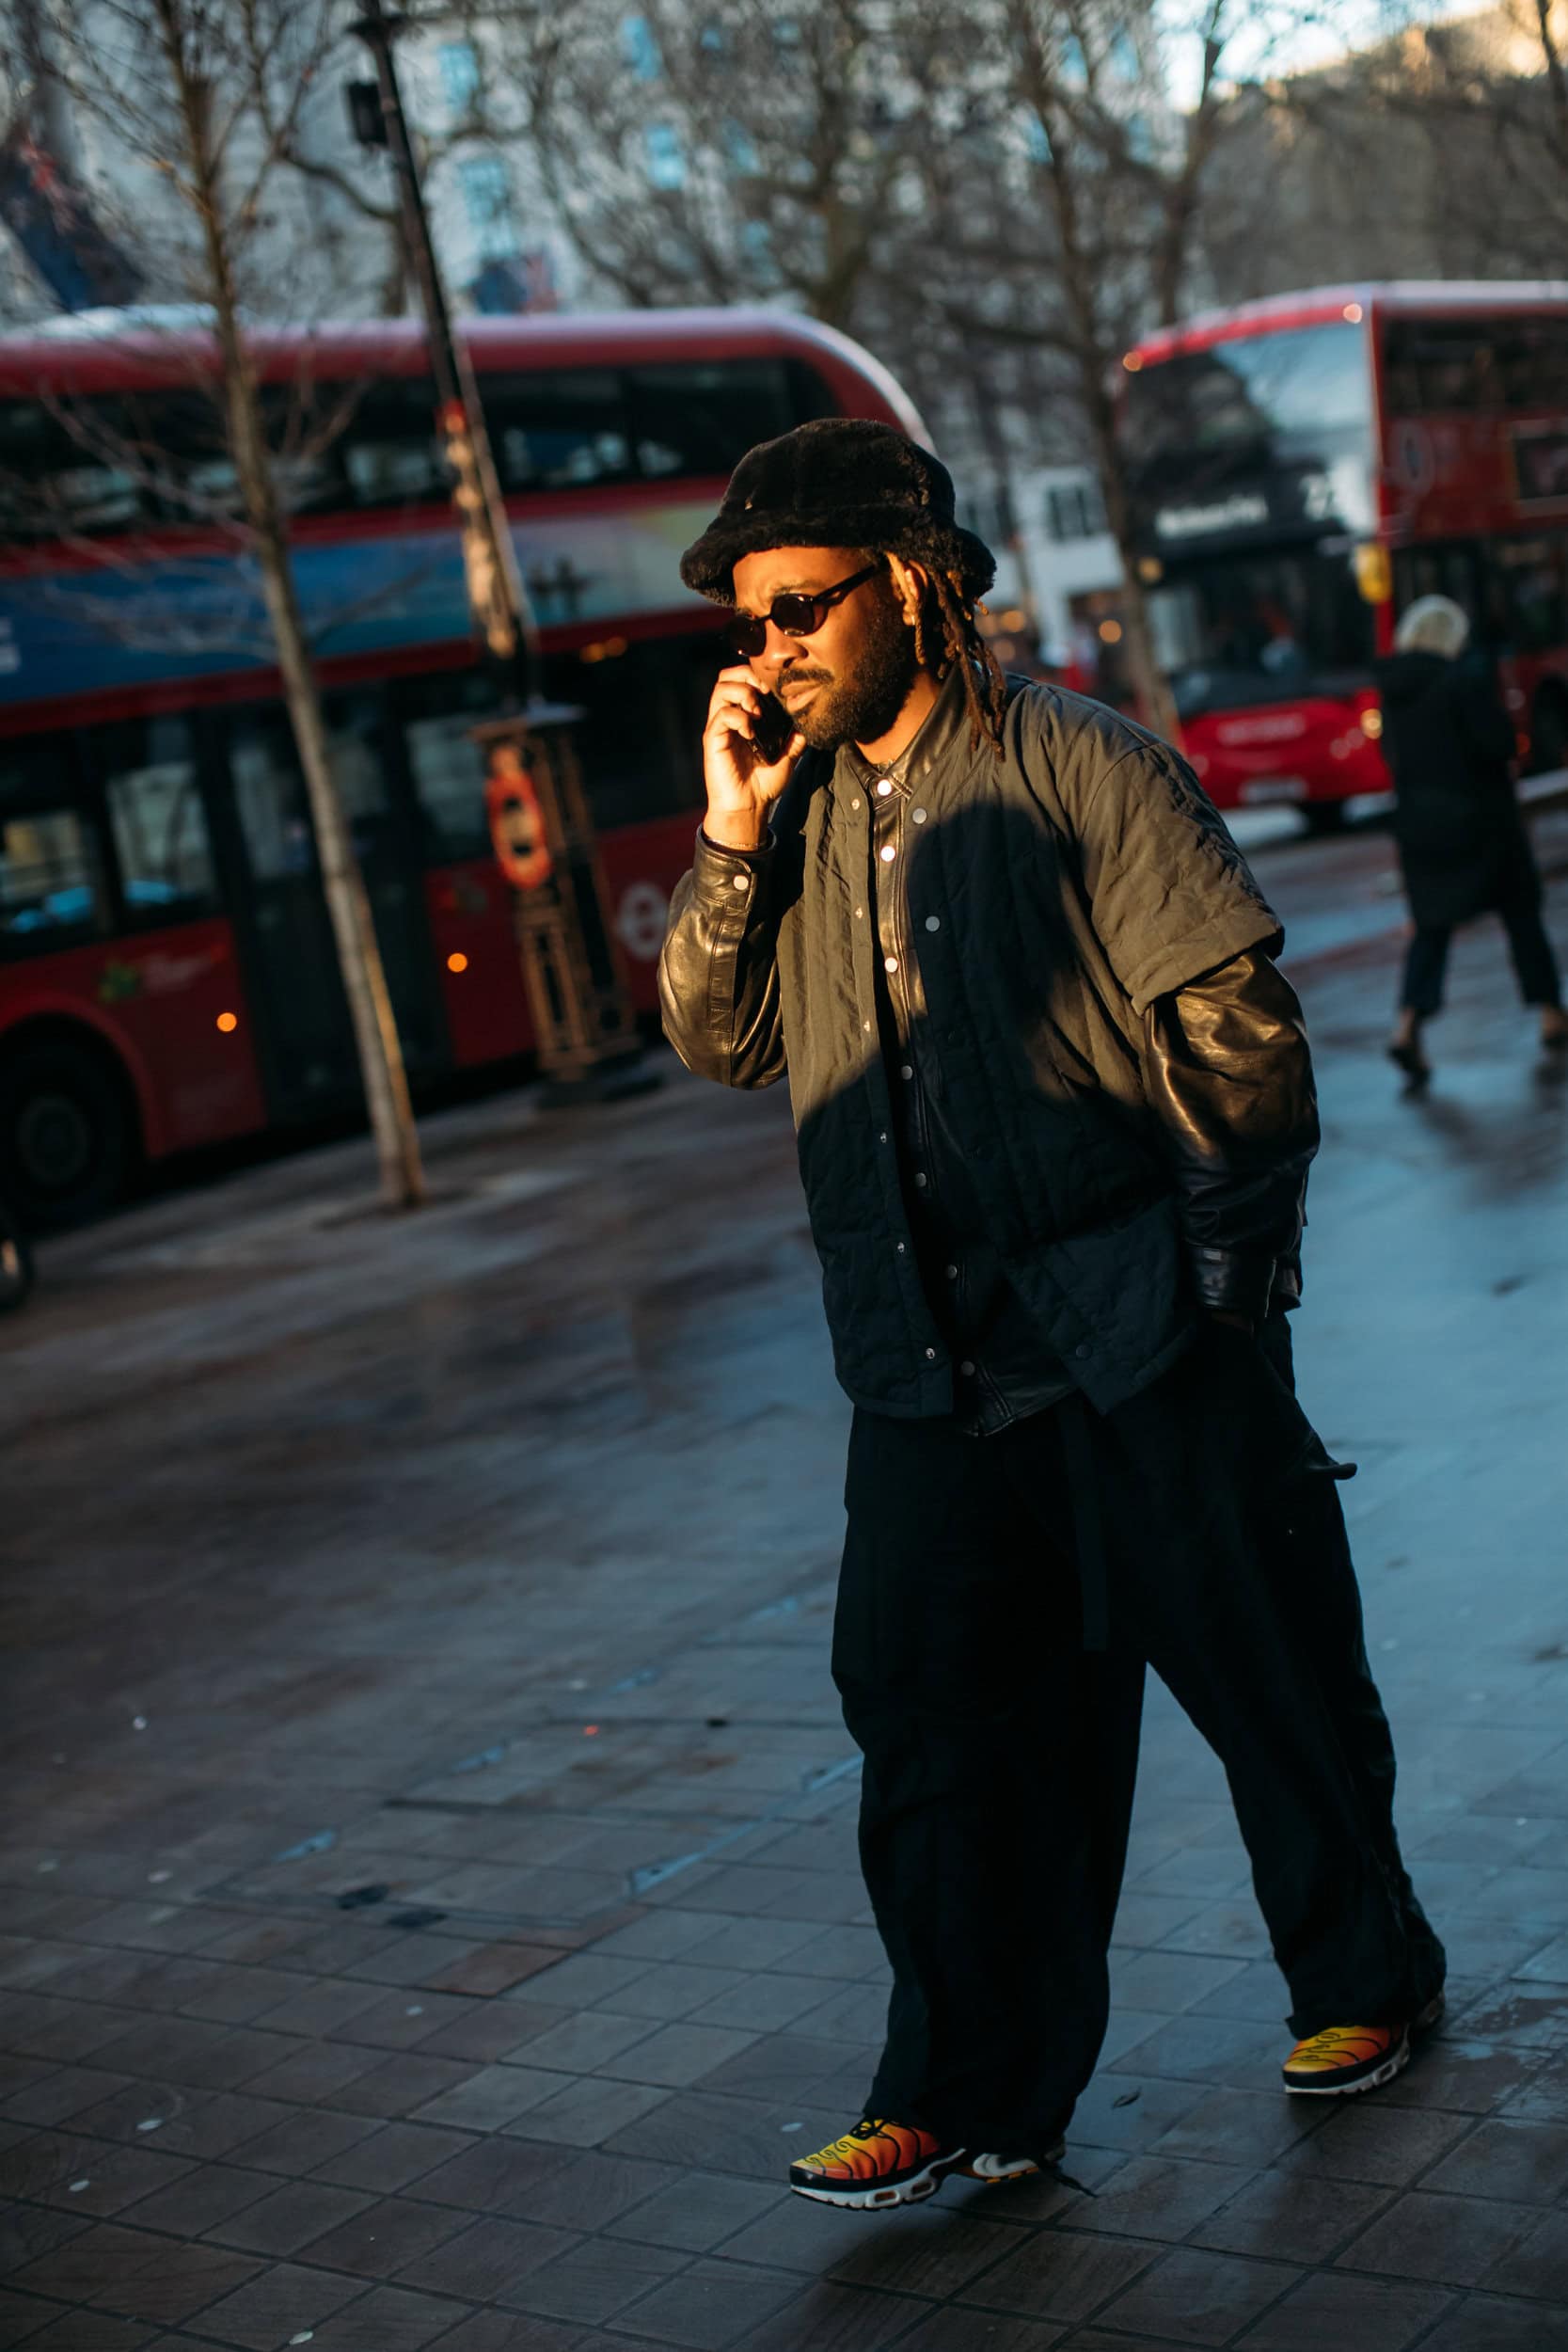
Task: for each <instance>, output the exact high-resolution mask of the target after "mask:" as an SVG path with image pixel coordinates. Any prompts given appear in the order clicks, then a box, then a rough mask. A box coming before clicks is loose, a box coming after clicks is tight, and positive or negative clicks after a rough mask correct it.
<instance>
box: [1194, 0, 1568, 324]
mask: <svg viewBox="0 0 1568 2352" xmlns="http://www.w3.org/2000/svg"><path fill="white" fill-rule="evenodd" d="M1337 13H1338V15H1339V16H1340V18H1341V30H1342V34H1343V39H1342V44H1341V46H1340V47H1339V50H1338V55H1336V56H1332V57H1331V58H1330V59H1328V60H1327V61H1326V62H1324V63H1323V64H1320V65H1317V66H1315V67H1313V68H1312V69H1311V70H1309V71H1308V70H1297V71H1295V72H1290V73H1287V74H1281V75H1277V76H1273V77H1266V78H1260V79H1259V80H1258V81H1257V82H1256V83H1254V84H1253V85H1252V86H1251V87H1248V88H1246V89H1245V90H1243V91H1242V92H1240V93H1238V95H1237V96H1236V97H1235V98H1234V99H1233V100H1232V101H1231V102H1230V109H1229V111H1230V114H1231V119H1230V121H1229V123H1228V125H1227V135H1226V141H1225V147H1226V152H1225V156H1224V158H1223V160H1222V165H1221V168H1220V170H1219V172H1218V173H1217V174H1216V175H1213V176H1212V180H1211V185H1210V189H1209V200H1208V202H1207V204H1206V207H1205V217H1204V220H1203V223H1202V230H1201V234H1202V239H1203V243H1204V247H1205V250H1206V251H1207V253H1208V255H1209V257H1210V262H1211V266H1212V270H1213V272H1214V274H1215V277H1216V279H1217V280H1218V282H1219V283H1221V284H1222V285H1223V286H1225V287H1226V289H1227V293H1229V294H1233V295H1234V296H1236V297H1246V296H1250V295H1255V294H1272V293H1278V292H1283V291H1285V290H1286V289H1288V288H1290V287H1291V286H1297V285H1313V284H1321V283H1323V282H1332V281H1335V280H1344V279H1354V278H1497V277H1531V276H1538V275H1539V276H1546V277H1552V276H1558V275H1560V272H1561V268H1562V255H1563V252H1564V250H1565V248H1568V6H1565V5H1564V0H1500V5H1497V6H1495V7H1491V8H1480V9H1472V10H1469V11H1467V12H1465V13H1464V14H1462V15H1455V16H1453V17H1450V18H1448V19H1447V20H1443V21H1438V22H1435V23H1433V22H1431V21H1428V12H1427V11H1426V9H1425V8H1421V7H1419V6H1418V5H1417V0H1386V5H1385V6H1384V8H1383V9H1382V12H1381V14H1380V16H1379V17H1378V18H1377V20H1376V21H1375V23H1374V25H1373V28H1372V35H1371V37H1370V38H1369V36H1368V26H1367V21H1366V17H1365V14H1364V12H1361V11H1354V10H1352V9H1350V8H1339V9H1336V8H1335V7H1334V6H1333V5H1332V0H1331V5H1330V7H1329V9H1328V12H1327V15H1326V17H1325V18H1324V20H1323V30H1324V31H1329V30H1331V29H1332V27H1333V24H1334V18H1335V15H1336V14H1337ZM1261 185H1266V186H1267V187H1268V189H1269V210H1270V216H1271V234H1270V236H1269V238H1268V239H1267V240H1264V241H1259V239H1258V237H1257V235H1256V230H1255V218H1254V206H1253V204H1252V201H1251V199H1252V197H1253V195H1254V194H1255V192H1256V190H1257V189H1258V188H1259V186H1261Z"/></svg>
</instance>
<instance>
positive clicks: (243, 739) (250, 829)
mask: <svg viewBox="0 0 1568 2352" xmlns="http://www.w3.org/2000/svg"><path fill="white" fill-rule="evenodd" d="M229 765H230V772H231V774H232V776H233V779H234V803H235V806H236V808H237V809H238V811H239V818H240V831H241V833H242V834H243V835H244V837H245V855H246V857H247V859H248V860H249V864H250V871H251V876H252V879H253V880H254V881H256V882H281V881H283V880H285V879H286V878H287V877H288V876H289V875H291V874H311V873H314V871H315V867H316V837H315V834H313V833H312V831H311V829H310V816H309V806H308V804H307V802H306V798H305V780H304V778H303V777H302V776H301V774H300V772H299V768H298V764H297V762H296V759H295V756H294V750H293V740H292V739H291V737H290V735H289V733H288V729H287V727H286V725H285V724H284V723H283V722H282V721H281V720H274V719H269V718H267V717H257V716H255V715H253V714H251V713H248V712H247V713H245V714H243V715H241V716H238V717H236V719H235V720H234V722H233V726H232V731H231V734H230V750H229Z"/></svg>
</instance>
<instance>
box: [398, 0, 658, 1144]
mask: <svg viewBox="0 0 1568 2352" xmlns="http://www.w3.org/2000/svg"><path fill="white" fill-rule="evenodd" d="M363 5H364V13H363V15H362V16H360V17H359V19H358V20H357V22H356V24H355V25H354V26H353V30H354V31H355V32H356V34H357V35H358V36H359V38H360V39H361V40H363V41H364V42H365V44H366V46H367V47H368V48H369V50H370V51H371V54H372V56H373V57H374V59H375V75H376V87H377V90H378V92H379V94H380V99H381V118H382V123H383V126H384V129H385V135H386V144H387V148H388V152H389V153H390V155H391V158H392V164H393V168H394V169H395V171H396V173H397V182H398V201H399V210H400V213H401V216H402V220H403V230H404V239H405V242H406V245H407V248H408V257H409V260H410V261H411V262H412V264H413V268H414V275H415V278H416V279H417V281H418V284H419V290H420V303H421V306H422V308H423V310H424V314H425V323H426V326H427V329H428V333H429V341H430V361H431V370H432V373H433V375H434V378H435V385H436V406H437V414H438V421H439V424H440V428H441V433H442V437H443V439H444V441H445V445H446V453H447V462H448V465H449V466H450V467H451V475H452V502H453V504H454V506H455V507H456V509H457V515H458V519H459V522H460V524H461V526H462V532H463V564H464V572H465V575H466V577H467V587H468V600H469V604H470V606H471V608H472V611H473V615H474V619H475V621H476V623H477V624H478V626H479V628H480V629H481V630H482V632H483V638H484V643H485V646H486V649H487V651H488V653H489V656H490V660H491V661H492V663H493V665H494V667H495V669H496V671H497V674H498V676H499V681H500V684H501V692H502V706H503V709H505V710H506V712H507V715H506V716H505V717H503V718H501V719H499V720H497V721H495V722H493V723H490V724H488V725H485V726H482V727H477V728H475V730H474V737H475V740H476V742H477V743H478V744H479V746H480V748H481V751H482V753H483V758H484V761H485V768H486V787H485V788H486V802H487V805H488V804H490V803H491V802H492V800H494V799H497V798H498V797H499V803H500V805H499V807H498V809H497V813H496V814H495V815H493V817H492V820H491V821H492V834H493V836H494V837H495V838H496V841H497V850H498V857H499V856H500V853H501V851H502V850H503V849H505V848H507V847H508V846H509V845H508V834H509V830H510V829H512V828H514V827H515V822H516V818H515V810H513V809H509V806H508V804H507V795H508V794H509V793H515V792H516V791H518V790H520V789H521V788H522V787H521V785H520V783H519V779H526V798H527V800H528V802H529V803H530V804H531V807H532V809H533V810H535V811H536V812H537V816H538V819H539V831H540V836H541V838H540V846H541V848H542V849H543V850H545V851H546V855H545V856H543V857H542V858H540V859H538V860H534V859H531V858H528V857H525V858H523V859H521V860H517V861H515V867H516V871H518V872H519V873H523V874H526V875H527V876H528V877H529V878H528V879H527V880H526V881H523V882H517V883H516V884H515V920H516V928H517V942H518V949H519V953H520V956H521V960H522V966H523V979H524V983H525V985H526V987H527V990H528V995H529V1001H530V1003H531V1007H532V1009H533V1022H534V1030H535V1036H536V1041H537V1044H538V1050H539V1061H540V1067H541V1069H542V1070H543V1071H544V1072H545V1073H546V1077H547V1078H549V1079H550V1080H551V1081H552V1085H553V1090H554V1093H555V1095H556V1096H557V1097H558V1098H559V1099H561V1100H566V1101H578V1102H580V1101H583V1100H598V1101H602V1100H605V1099H608V1098H610V1097H611V1096H617V1095H621V1094H626V1093H632V1092H637V1091H641V1089H643V1088H646V1087H650V1086H657V1084H658V1083H659V1080H658V1078H657V1074H655V1073H651V1072H648V1071H645V1070H644V1069H643V1068H642V1067H641V1043H640V1041H639V1039H638V1035H637V1027H636V1023H635V1020H634V1018H633V1015H632V1010H631V1003H630V997H629V994H628V992H627V988H626V967H625V963H624V960H623V958H622V955H621V949H620V943H619V942H618V940H617V939H616V937H615V934H614V930H613V929H612V927H611V925H610V922H609V920H608V918H607V915H606V913H605V889H604V876H603V873H602V870H601V868H600V865H599V856H598V850H597V845H596V844H595V842H594V828H593V823H592V819H591V818H590V816H589V813H588V803H587V799H586V796H585V795H584V792H583V789H582V780H581V774H580V771H579V769H578V761H577V755H576V750H575V747H574V744H573V742H572V730H573V726H574V723H575V722H576V721H577V720H578V718H579V717H580V716H581V713H580V712H579V711H576V710H571V709H567V708H564V707H555V706H551V705H549V704H546V703H545V702H544V701H543V700H542V699H541V696H540V691H539V686H540V669H539V635H538V629H537V628H536V627H535V624H534V619H533V614H532V612H531V609H530V606H529V601H528V595H527V592H526V590H525V589H524V586H523V580H522V574H521V571H520V570H519V568H518V564H517V558H516V550H515V548H514V546H513V544H512V527H511V524H510V522H509V521H508V519H507V514H506V508H505V505H504V503H503V502H502V500H501V494H500V485H499V480H498V478H497V474H496V469H495V463H494V460H493V459H492V457H491V453H490V443H489V437H488V436H487V434H486V431H485V425H484V411H483V406H482V405H481V403H480V399H479V391H478V387H477V385H476V383H475V381H474V373H473V367H472V363H471V361H470V359H469V357H468V352H467V345H466V344H465V343H464V342H463V341H462V340H461V339H460V338H459V337H458V336H456V335H454V334H453V332H452V325H451V310H450V308H449V306H448V302H447V294H446V288H445V285H444V284H443V282H442V278H441V269H440V264H439V262H438V261H437V260H436V246H435V242H434V240H433V238H432V236H431V232H430V215H429V214H428V212H427V211H426V209H425V201H424V190H423V188H422V187H421V185H420V167H419V161H418V158H417V157H416V155H415V153H414V143H413V140H412V138H411V137H410V135H409V131H408V119H407V117H406V115H405V114H404V109H403V93H402V91H401V90H400V89H399V87H398V77H397V67H396V65H395V63H394V61H393V56H392V44H393V42H394V41H395V40H396V39H397V36H398V34H399V33H400V32H401V31H402V30H403V28H404V24H406V22H407V19H406V18H404V17H398V16H388V15H387V14H386V13H385V12H384V10H383V8H382V0H363ZM535 864H537V865H538V866H539V867H540V868H542V870H541V871H540V872H539V873H538V875H537V877H536V878H535V876H534V874H533V871H532V868H533V866H535ZM502 870H503V871H506V870H507V868H506V866H505V864H504V863H503V866H502Z"/></svg>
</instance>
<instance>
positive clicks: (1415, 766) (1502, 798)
mask: <svg viewBox="0 0 1568 2352" xmlns="http://www.w3.org/2000/svg"><path fill="white" fill-rule="evenodd" d="M1379 685H1380V688H1381V691H1382V695H1383V749H1384V754H1385V755H1386V759H1387V761H1388V765H1389V767H1390V768H1391V769H1392V771H1393V776H1394V790H1395V793H1396V795H1397V800H1396V805H1395V810H1394V839H1395V841H1396V842H1397V843H1398V845H1399V852H1400V865H1401V867H1402V870H1403V874H1404V887H1405V895H1406V897H1407V898H1409V900H1410V912H1411V914H1412V915H1413V916H1414V917H1415V919H1416V922H1417V924H1418V926H1420V927H1422V928H1425V927H1428V926H1432V927H1447V926H1449V925H1450V924H1454V923H1464V922H1466V921H1468V919H1469V917H1470V916H1471V915H1473V914H1484V913H1486V912H1487V911H1488V910H1489V909H1501V908H1505V907H1506V908H1515V907H1521V906H1532V905H1535V904H1537V903H1538V902H1539V900H1540V897H1541V882H1540V877H1539V876H1538V874H1537V873H1536V870H1535V860H1534V858H1533V857H1532V856H1531V854H1530V846H1529V838H1528V834H1526V832H1525V825H1524V819H1523V818H1522V817H1521V816H1520V814H1519V804H1518V803H1517V801H1516V800H1515V799H1514V796H1513V778H1512V775H1511V772H1510V765H1509V763H1510V761H1511V760H1512V758H1513V725H1512V723H1511V722H1510V720H1509V716H1508V713H1507V711H1506V710H1505V709H1504V708H1503V707H1502V703H1501V701H1500V700H1499V698H1498V695H1497V688H1496V686H1495V685H1494V684H1493V681H1492V677H1491V674H1490V672H1489V671H1485V670H1482V669H1480V668H1479V667H1472V666H1471V664H1470V663H1468V662H1466V661H1446V660H1444V659H1443V657H1442V656H1441V655H1440V654H1434V653H1401V654H1396V655H1395V656H1394V657H1393V659H1392V660H1389V661H1385V662H1383V663H1382V664H1381V665H1380V668H1379Z"/></svg>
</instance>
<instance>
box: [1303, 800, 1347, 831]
mask: <svg viewBox="0 0 1568 2352" xmlns="http://www.w3.org/2000/svg"><path fill="white" fill-rule="evenodd" d="M1300 808H1301V813H1302V815H1303V816H1304V817H1305V818H1306V819H1307V832H1308V833H1309V834H1311V835H1312V836H1313V838H1314V839H1315V840H1317V839H1321V838H1322V837H1323V835H1324V834H1331V833H1343V832H1344V830H1345V824H1346V819H1347V816H1348V811H1347V809H1346V807H1345V803H1344V802H1343V801H1303V802H1301V803H1300Z"/></svg>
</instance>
